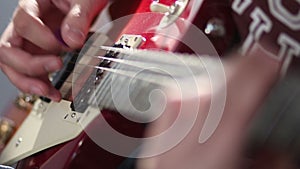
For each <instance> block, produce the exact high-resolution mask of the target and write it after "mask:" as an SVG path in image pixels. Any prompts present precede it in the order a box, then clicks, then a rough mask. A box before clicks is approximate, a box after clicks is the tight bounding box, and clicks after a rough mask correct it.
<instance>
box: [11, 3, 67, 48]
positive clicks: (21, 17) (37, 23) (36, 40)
mask: <svg viewBox="0 0 300 169" xmlns="http://www.w3.org/2000/svg"><path fill="white" fill-rule="evenodd" d="M27 11H28V10H27ZM13 26H14V29H15V30H16V32H17V34H18V35H20V36H21V37H23V38H25V39H27V40H28V41H30V42H32V43H33V44H35V45H37V46H39V47H40V48H42V49H44V50H47V51H51V52H59V51H61V50H62V45H61V43H60V42H59V41H58V40H57V39H56V37H55V35H54V34H53V32H52V31H51V30H50V29H49V27H47V26H46V25H45V24H44V23H43V22H42V21H41V20H40V19H39V18H38V17H37V16H35V15H33V14H29V13H28V12H26V9H23V8H22V7H19V8H18V9H17V10H16V12H15V15H14V17H13Z"/></svg>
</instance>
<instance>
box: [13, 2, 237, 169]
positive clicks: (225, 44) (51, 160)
mask: <svg viewBox="0 0 300 169" xmlns="http://www.w3.org/2000/svg"><path fill="white" fill-rule="evenodd" d="M194 1H195V0H190V1H189V3H188V5H187V7H186V9H185V10H184V12H183V13H182V14H181V15H180V17H181V18H184V19H188V18H189V16H190V15H191V11H192V9H193V8H194V6H193V4H194ZM152 2H153V1H152V0H142V1H141V2H140V5H139V7H138V8H137V9H136V12H135V14H134V15H133V17H132V18H131V20H130V22H129V23H128V24H127V26H125V28H124V29H123V30H122V31H121V32H122V33H121V35H122V34H135V35H141V36H143V37H144V38H145V39H146V41H145V43H143V44H142V45H141V46H140V48H142V49H150V48H151V49H164V50H172V51H174V50H180V51H182V50H185V47H184V46H183V45H180V44H178V43H174V45H175V46H169V48H167V47H166V46H160V44H159V43H154V42H153V41H151V40H150V39H152V38H154V37H155V36H156V35H155V33H144V32H146V30H149V28H152V27H155V26H157V25H158V24H159V22H160V21H161V18H162V17H163V16H164V14H162V13H161V14H158V13H156V14H155V15H152V14H151V13H149V14H145V15H143V16H144V17H139V16H138V14H140V13H145V12H151V10H150V4H151V3H152ZM174 2H175V0H160V1H159V3H162V4H165V5H171V4H173V3H174ZM116 3H117V2H116ZM120 3H124V2H120ZM122 10H124V7H123V8H122ZM193 10H194V9H193ZM192 18H193V20H191V21H190V22H193V23H195V24H196V25H197V26H198V27H199V28H200V29H201V30H204V29H205V27H206V25H207V22H209V20H210V19H211V18H219V19H220V20H222V22H223V24H224V28H225V30H226V34H225V35H224V36H220V37H215V36H213V35H208V38H209V39H210V40H211V42H212V44H213V45H214V46H215V47H216V49H217V51H218V53H219V54H220V55H222V54H224V53H225V52H226V51H227V49H229V48H230V47H231V46H232V42H233V41H234V34H235V27H234V24H233V21H232V20H231V17H230V6H229V4H226V3H225V2H219V1H217V0H213V1H211V0H210V1H209V2H207V1H204V2H203V3H202V5H201V8H199V9H197V16H196V17H192ZM181 29H182V30H181V31H182V32H184V33H187V32H188V30H189V28H188V27H185V26H184V25H183V26H182V27H181ZM121 35H120V36H121ZM178 47H180V48H178ZM100 116H104V117H105V119H106V120H107V121H108V123H109V124H110V125H111V126H112V127H114V128H115V129H117V130H118V131H119V132H121V133H124V134H126V135H129V136H132V137H142V136H143V132H144V128H145V125H144V124H139V123H135V122H131V121H129V120H127V119H125V118H124V117H122V116H121V115H119V114H117V113H111V112H110V111H107V110H103V111H102V113H101V114H100ZM94 125H97V126H98V127H99V126H101V124H98V121H97V118H96V119H95V120H94V121H93V123H91V124H90V125H89V127H88V130H93V126H94ZM103 137H105V136H103ZM124 160H126V157H121V156H118V155H115V154H112V153H110V152H108V151H106V150H104V149H102V148H101V147H100V146H98V145H97V144H96V143H94V142H93V141H92V140H91V139H90V138H89V136H88V135H87V134H86V133H85V132H82V133H81V134H80V135H79V136H78V137H77V138H75V139H73V140H71V141H68V142H66V143H63V144H59V145H57V146H54V147H51V148H49V149H46V150H43V151H41V152H39V153H36V154H34V155H32V156H30V157H27V158H25V159H23V160H21V161H20V162H19V163H18V164H17V167H16V168H17V169H37V168H41V169H48V168H49V169H50V168H51V169H67V168H72V169H83V168H84V169H88V168H93V169H94V168H103V169H115V168H118V167H120V165H122V164H124V163H123V162H124ZM126 161H127V162H128V161H130V160H128V159H127V160H126Z"/></svg>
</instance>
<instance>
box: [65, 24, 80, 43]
mask: <svg viewBox="0 0 300 169" xmlns="http://www.w3.org/2000/svg"><path fill="white" fill-rule="evenodd" d="M65 27H66V31H67V35H68V38H69V39H70V40H71V41H73V42H74V43H82V42H83V41H84V39H85V36H84V33H83V32H82V31H81V30H79V29H77V28H74V27H71V26H70V25H68V24H66V26H65Z"/></svg>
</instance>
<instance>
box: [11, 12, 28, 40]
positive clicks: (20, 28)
mask: <svg viewBox="0 0 300 169" xmlns="http://www.w3.org/2000/svg"><path fill="white" fill-rule="evenodd" d="M24 15H26V14H25V12H20V10H19V11H18V12H17V13H16V15H15V16H14V18H13V24H14V27H15V31H16V32H17V33H18V34H19V35H23V34H26V33H27V32H28V26H29V24H28V19H27V18H25V17H24Z"/></svg>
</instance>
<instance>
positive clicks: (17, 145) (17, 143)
mask: <svg viewBox="0 0 300 169" xmlns="http://www.w3.org/2000/svg"><path fill="white" fill-rule="evenodd" d="M22 141H23V138H22V137H19V138H18V140H17V141H16V147H19V145H20V144H21V143H22Z"/></svg>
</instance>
